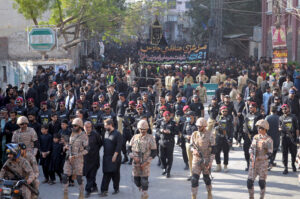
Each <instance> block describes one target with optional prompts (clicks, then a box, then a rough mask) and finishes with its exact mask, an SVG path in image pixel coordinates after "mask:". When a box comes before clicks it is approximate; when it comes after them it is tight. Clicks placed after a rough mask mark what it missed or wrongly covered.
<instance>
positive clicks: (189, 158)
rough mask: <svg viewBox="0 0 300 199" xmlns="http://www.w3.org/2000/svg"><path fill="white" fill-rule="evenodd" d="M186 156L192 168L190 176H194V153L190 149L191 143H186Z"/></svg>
mask: <svg viewBox="0 0 300 199" xmlns="http://www.w3.org/2000/svg"><path fill="white" fill-rule="evenodd" d="M185 148H186V154H187V157H188V160H189V167H190V176H192V174H193V173H192V166H193V152H192V151H191V149H190V143H185Z"/></svg>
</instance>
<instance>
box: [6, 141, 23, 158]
mask: <svg viewBox="0 0 300 199" xmlns="http://www.w3.org/2000/svg"><path fill="white" fill-rule="evenodd" d="M6 147H7V149H6V153H7V154H13V155H14V158H18V157H20V155H21V150H20V146H19V145H18V144H15V143H9V144H7V145H6Z"/></svg>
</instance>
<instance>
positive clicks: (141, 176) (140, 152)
mask: <svg viewBox="0 0 300 199" xmlns="http://www.w3.org/2000/svg"><path fill="white" fill-rule="evenodd" d="M137 128H138V129H139V131H140V133H139V134H136V135H134V136H133V138H132V139H131V141H130V144H129V145H130V147H129V151H130V154H129V155H130V157H131V158H132V159H133V160H134V161H133V167H132V175H133V178H134V183H135V185H136V186H137V187H138V188H139V190H140V191H142V194H141V199H147V198H148V197H149V196H148V193H147V191H148V184H149V181H148V178H149V175H150V163H151V161H152V159H154V158H155V156H156V152H157V151H156V148H157V146H156V143H155V139H154V137H153V136H151V135H149V134H147V130H148V129H149V125H148V122H147V121H145V120H141V121H139V123H138V125H137Z"/></svg>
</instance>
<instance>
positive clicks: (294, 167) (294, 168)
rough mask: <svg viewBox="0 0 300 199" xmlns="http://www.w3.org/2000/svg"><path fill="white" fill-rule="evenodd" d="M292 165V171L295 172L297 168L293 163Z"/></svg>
mask: <svg viewBox="0 0 300 199" xmlns="http://www.w3.org/2000/svg"><path fill="white" fill-rule="evenodd" d="M292 167H293V172H297V168H296V166H295V164H292Z"/></svg>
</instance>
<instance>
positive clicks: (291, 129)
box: [279, 114, 299, 168]
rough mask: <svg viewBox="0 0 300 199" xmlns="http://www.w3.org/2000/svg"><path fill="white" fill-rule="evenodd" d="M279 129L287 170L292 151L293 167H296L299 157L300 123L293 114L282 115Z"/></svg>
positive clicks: (283, 159)
mask: <svg viewBox="0 0 300 199" xmlns="http://www.w3.org/2000/svg"><path fill="white" fill-rule="evenodd" d="M279 127H281V135H282V141H281V147H282V161H283V165H284V167H285V168H287V164H288V153H289V151H290V153H291V156H292V166H293V167H295V161H296V155H297V142H296V140H297V134H296V130H298V129H299V128H298V121H297V118H296V116H294V115H293V114H288V115H282V116H280V118H279Z"/></svg>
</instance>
